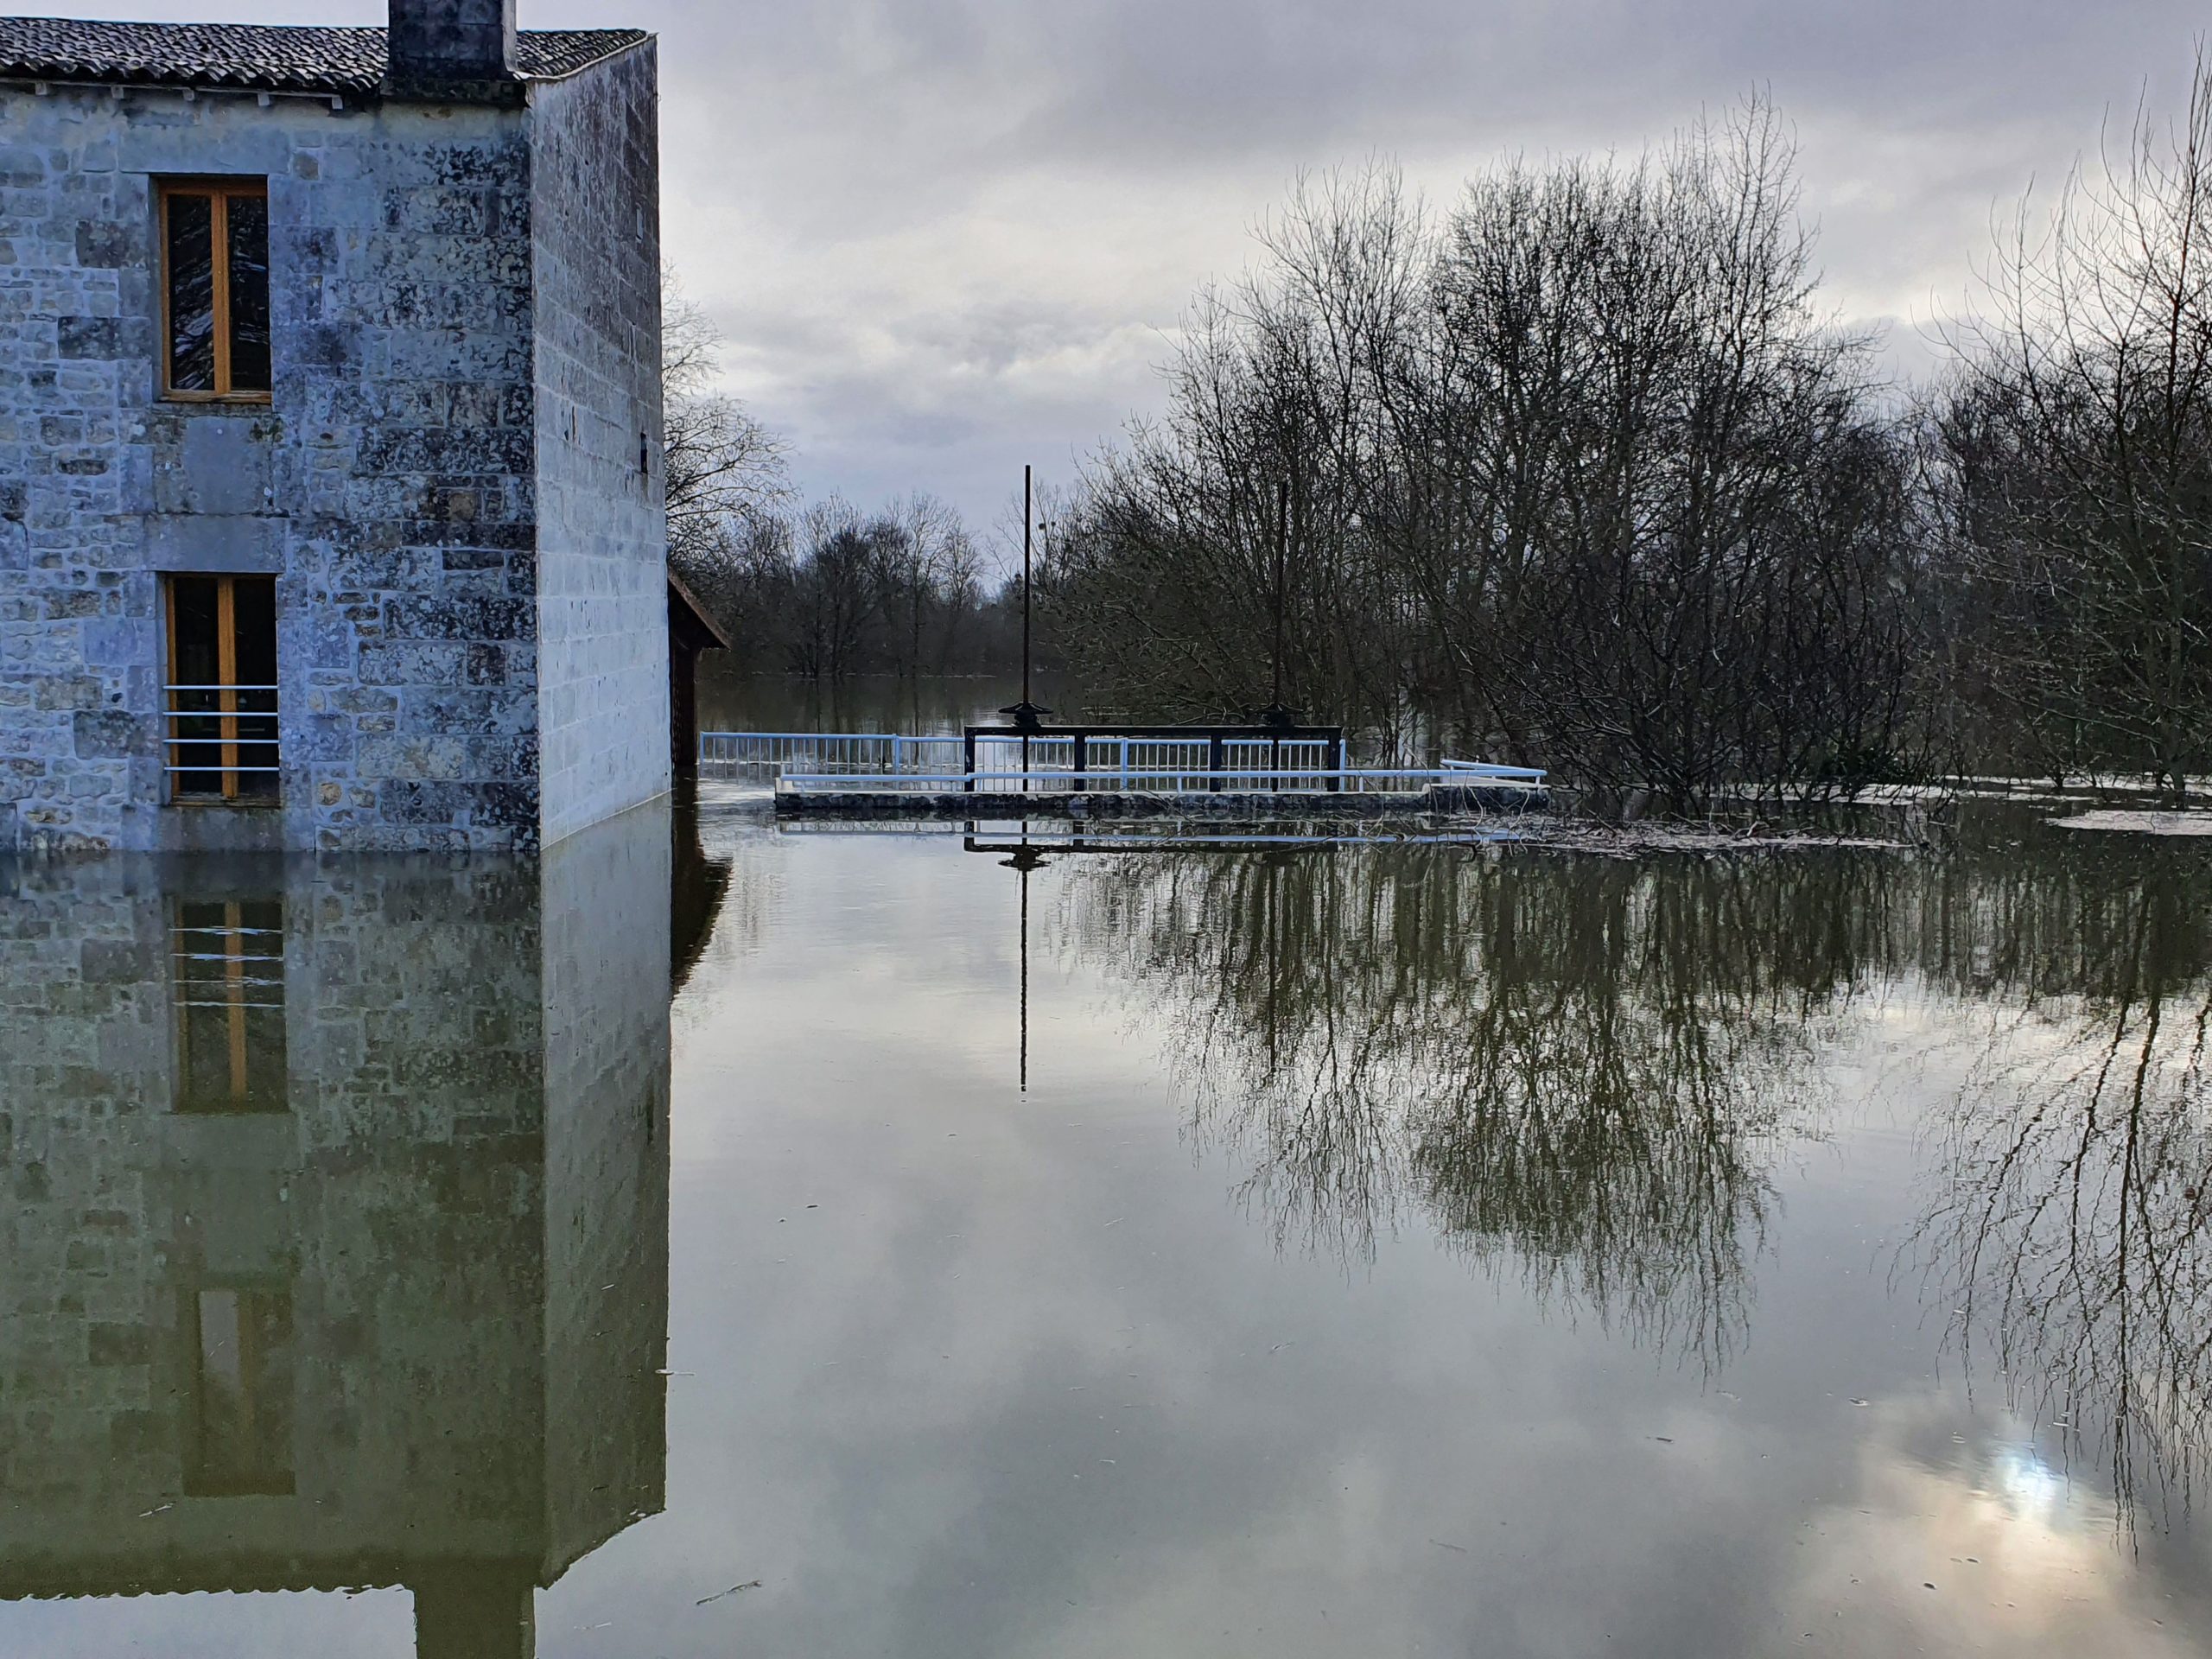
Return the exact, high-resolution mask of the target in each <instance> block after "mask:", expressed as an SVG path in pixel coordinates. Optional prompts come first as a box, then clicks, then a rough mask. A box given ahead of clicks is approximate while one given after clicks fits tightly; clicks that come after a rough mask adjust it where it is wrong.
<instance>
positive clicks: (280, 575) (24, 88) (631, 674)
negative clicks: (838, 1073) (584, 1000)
mask: <svg viewBox="0 0 2212 1659" xmlns="http://www.w3.org/2000/svg"><path fill="white" fill-rule="evenodd" d="M656 101H657V68H656V60H655V48H654V42H653V40H652V37H651V36H650V35H645V34H643V33H640V32H639V31H636V30H629V29H607V30H600V29H584V30H578V29H556V30H524V31H521V32H518V31H517V29H516V28H515V22H514V0H391V28H390V29H354V28H320V27H308V28H264V27H251V26H232V25H196V24H194V25H161V24H146V23H97V22H74V21H67V20H49V19H39V18H6V19H0V851H4V850H5V849H8V848H10V847H11V846H12V847H14V848H16V849H23V850H32V849H165V848H171V849H185V848H211V849H252V848H272V849H273V848H303V849H308V848H311V849H322V850H339V849H416V848H493V849H516V850H524V851H526V850H529V849H532V848H534V847H537V846H539V845H541V844H550V843H552V842H557V841H558V840H560V839H561V838H562V837H563V836H567V835H569V834H571V833H573V832H575V830H577V829H582V827H584V826H585V825H587V824H590V823H594V822H596V821H598V820H600V819H602V818H605V817H610V816H612V815H613V814H614V813H617V812H620V811H621V810H624V809H625V808H627V807H630V806H632V805H635V804H639V803H640V802H643V801H646V800H650V799H652V798H655V797H657V796H658V795H660V794H662V793H663V792H664V791H666V790H667V789H668V787H669V783H670V740H669V731H670V673H669V664H670V655H669V628H670V616H671V607H672V605H673V604H674V601H672V600H671V595H670V594H669V592H668V590H667V588H666V586H665V582H666V566H667V558H666V544H665V531H664V520H663V494H662V491H663V480H662V473H661V460H660V438H661V412H660V381H659V363H660V342H659V271H660V251H659V226H658V137H657V130H658V118H657V112H656Z"/></svg>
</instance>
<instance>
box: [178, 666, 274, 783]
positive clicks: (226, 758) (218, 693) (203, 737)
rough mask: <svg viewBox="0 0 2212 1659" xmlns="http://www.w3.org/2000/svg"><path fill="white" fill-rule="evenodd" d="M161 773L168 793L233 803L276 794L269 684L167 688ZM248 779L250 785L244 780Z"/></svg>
mask: <svg viewBox="0 0 2212 1659" xmlns="http://www.w3.org/2000/svg"><path fill="white" fill-rule="evenodd" d="M162 690H164V691H165V692H166V693H167V694H168V700H169V706H168V710H167V718H168V729H167V731H166V732H165V733H164V734H163V740H162V756H163V761H162V770H163V771H164V772H166V773H167V774H168V779H169V789H170V793H171V794H172V795H173V796H175V797H178V798H184V799H188V800H189V799H194V798H209V799H213V798H221V799H225V800H231V799H236V798H238V797H241V796H251V797H267V796H272V795H274V794H275V793H276V792H277V777H278V776H279V774H280V773H281V772H282V771H283V767H282V766H281V765H280V764H279V759H278V749H277V736H278V734H277V687H275V686H273V685H169V686H164V687H163V688H162ZM249 780H251V781H249Z"/></svg>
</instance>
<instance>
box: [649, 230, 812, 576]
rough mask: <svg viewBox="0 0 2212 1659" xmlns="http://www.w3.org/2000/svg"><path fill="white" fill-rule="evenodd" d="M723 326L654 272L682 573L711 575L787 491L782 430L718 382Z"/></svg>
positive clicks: (666, 445) (671, 521)
mask: <svg viewBox="0 0 2212 1659" xmlns="http://www.w3.org/2000/svg"><path fill="white" fill-rule="evenodd" d="M720 353H721V331H720V330H719V329H718V328H716V327H715V323H714V320H713V319H712V318H711V317H709V316H708V315H707V314H706V313H705V312H704V311H703V310H702V309H701V308H699V307H698V306H697V305H696V304H694V303H693V302H691V301H690V300H688V299H686V298H685V297H684V296H683V289H682V288H681V286H680V285H679V284H678V283H677V278H676V274H675V272H674V271H673V270H664V271H663V272H662V275H661V386H662V409H663V415H662V430H663V439H662V454H663V457H664V465H665V467H666V469H667V491H668V550H669V556H670V558H671V559H672V560H674V561H675V562H676V563H677V567H678V569H682V570H683V571H684V572H685V573H686V574H687V575H692V574H700V575H704V576H705V577H706V580H704V581H703V582H702V586H704V587H709V588H711V587H715V586H719V585H720V584H719V583H717V582H715V581H713V579H712V576H711V574H710V573H711V571H712V568H713V567H714V566H715V564H717V563H720V562H721V561H724V560H726V559H728V558H730V557H732V556H734V553H735V550H737V549H738V548H740V547H741V545H742V544H743V543H745V542H746V540H747V537H749V536H751V535H753V533H755V532H757V531H758V529H759V528H760V524H762V523H763V522H764V521H765V520H766V519H768V518H772V517H774V516H775V515H776V514H777V513H778V512H781V511H782V510H783V509H784V508H785V506H786V505H788V503H789V502H790V499H791V480H790V474H789V470H788V461H789V450H788V446H786V444H785V442H784V440H783V438H782V436H781V435H779V434H778V433H776V432H774V431H772V430H771V429H769V428H768V427H766V426H764V425H763V424H762V423H760V421H758V420H756V419H755V418H754V417H753V415H752V414H751V413H750V412H749V411H748V410H747V409H746V407H745V405H744V404H741V403H740V402H739V401H738V400H737V399H736V398H734V397H729V396H728V395H726V394H724V393H721V392H718V391H715V372H716V369H717V366H718V364H719V359H720Z"/></svg>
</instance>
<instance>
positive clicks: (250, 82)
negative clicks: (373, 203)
mask: <svg viewBox="0 0 2212 1659" xmlns="http://www.w3.org/2000/svg"><path fill="white" fill-rule="evenodd" d="M649 38H650V37H649V36H648V35H646V34H645V31H644V30H643V29H524V30H522V31H520V32H519V33H518V35H516V36H515V68H516V71H517V73H518V74H520V75H521V76H522V77H523V78H524V79H528V80H554V79H559V78H560V77H562V76H563V75H572V74H574V73H575V72H576V71H577V70H579V69H582V68H583V67H586V66H587V65H589V64H593V63H596V62H598V61H599V60H600V59H601V58H604V57H609V56H612V55H613V54H615V53H617V52H620V51H622V50H623V49H625V48H628V47H632V46H635V45H637V44H638V43H639V42H640V41H645V40H646V39H649ZM384 72H385V32H384V30H382V29H324V28H321V27H306V28H294V27H277V26H270V25H264V24H260V23H92V22H79V21H78V20H76V19H75V18H72V17H0V80H86V81H93V82H97V83H103V84H108V83H112V84H118V85H126V86H235V87H238V88H240V89H241V90H243V91H246V92H351V93H353V94H355V95H357V96H359V95H365V94H367V93H370V92H375V91H376V90H377V87H378V85H379V84H381V83H382V81H383V79H384Z"/></svg>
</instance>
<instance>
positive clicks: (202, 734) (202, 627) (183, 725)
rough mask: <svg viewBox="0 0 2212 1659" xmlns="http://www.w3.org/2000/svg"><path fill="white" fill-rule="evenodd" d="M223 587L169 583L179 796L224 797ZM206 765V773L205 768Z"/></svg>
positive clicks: (173, 760) (179, 580) (199, 579)
mask: <svg viewBox="0 0 2212 1659" xmlns="http://www.w3.org/2000/svg"><path fill="white" fill-rule="evenodd" d="M220 597H221V583H220V581H219V578H217V577H214V576H172V577H170V578H169V639H170V650H169V684H170V686H171V688H172V689H171V690H170V692H169V707H170V708H171V709H174V710H175V713H173V714H172V715H170V717H169V739H170V741H169V764H170V765H171V766H178V767H189V768H191V770H189V771H178V772H171V773H170V774H169V777H170V781H171V787H172V790H173V791H174V792H175V793H176V794H179V795H220V794H221V793H222V792H223V774H222V771H221V766H222V760H223V721H222V718H221V715H220V712H219V711H220V709H221V708H222V702H223V698H222V693H221V692H220V691H219V690H217V687H219V685H220V684H221V683H222V678H223V667H222V643H221V608H222V607H221V603H220ZM202 762H205V763H206V766H205V769H204V770H203V769H202V768H201V763H202Z"/></svg>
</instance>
